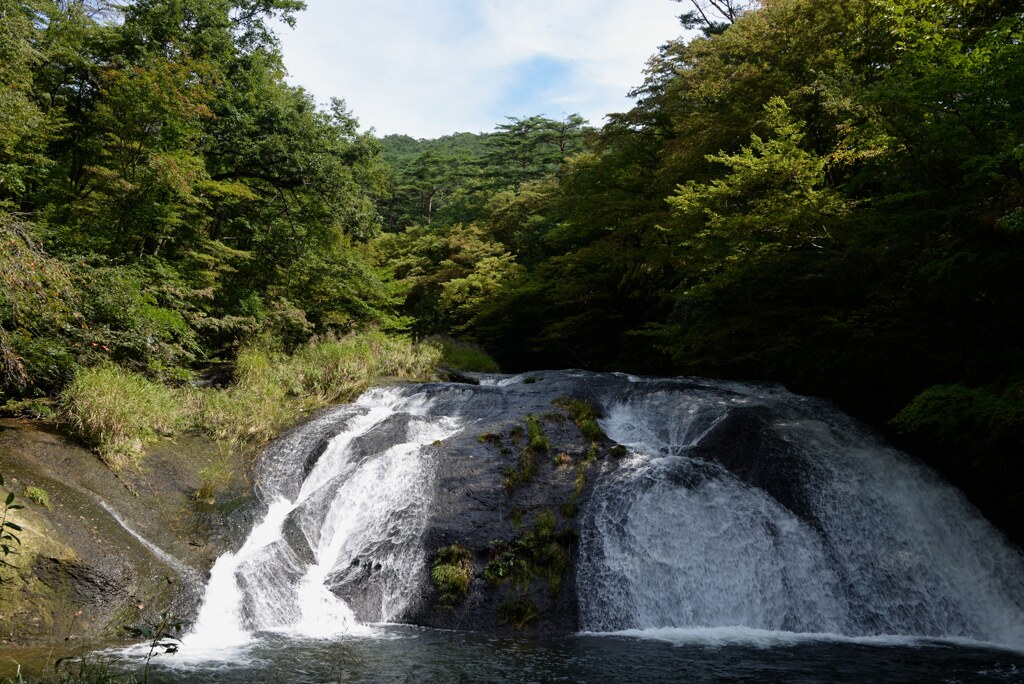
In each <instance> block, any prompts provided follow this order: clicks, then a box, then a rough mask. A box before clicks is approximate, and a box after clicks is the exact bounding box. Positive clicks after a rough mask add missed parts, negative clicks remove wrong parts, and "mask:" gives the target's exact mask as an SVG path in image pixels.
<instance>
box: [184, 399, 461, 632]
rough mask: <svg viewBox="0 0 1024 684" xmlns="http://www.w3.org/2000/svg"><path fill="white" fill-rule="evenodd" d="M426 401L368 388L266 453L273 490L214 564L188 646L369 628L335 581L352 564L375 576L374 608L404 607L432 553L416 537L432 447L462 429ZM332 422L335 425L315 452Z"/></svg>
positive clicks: (382, 615) (380, 613)
mask: <svg viewBox="0 0 1024 684" xmlns="http://www.w3.org/2000/svg"><path fill="white" fill-rule="evenodd" d="M428 408H429V402H427V401H426V400H425V399H424V397H422V396H415V395H414V396H406V394H405V392H404V391H402V390H400V389H396V388H390V389H377V390H371V391H370V392H368V393H366V394H364V395H363V396H362V397H361V398H360V399H359V400H358V401H356V402H355V403H354V404H352V405H350V406H347V407H344V408H342V409H338V410H335V411H332V412H329V413H328V414H325V415H324V416H321V417H320V418H319V419H317V420H315V421H313V422H312V423H310V424H308V425H307V426H305V427H304V428H302V429H300V430H298V431H296V432H295V433H292V434H291V435H289V436H287V437H285V438H284V439H282V440H280V441H279V442H278V444H277V445H276V446H275V447H274V448H272V449H271V450H270V451H269V452H268V453H267V454H265V457H264V460H263V463H262V468H261V473H260V474H261V481H260V483H259V488H260V491H261V492H262V493H263V495H264V496H265V497H272V501H271V503H270V505H269V507H268V509H267V512H266V513H265V515H264V517H263V520H262V521H261V522H260V523H259V524H257V525H256V526H255V528H254V529H253V531H252V532H251V533H250V535H249V537H248V538H247V539H246V541H245V543H244V544H243V545H242V547H241V548H240V549H239V550H238V551H237V552H235V553H228V554H225V555H223V556H221V557H220V558H219V559H218V560H217V561H216V563H215V564H214V566H213V568H212V570H211V573H210V580H209V582H208V584H207V589H206V595H205V598H204V600H203V603H202V605H201V607H200V610H199V614H198V617H197V619H196V622H195V626H194V628H193V629H192V630H191V632H190V633H189V634H188V635H186V637H185V639H184V647H185V648H186V649H187V648H193V649H194V648H200V649H210V648H213V649H217V648H228V647H233V646H239V645H242V644H244V643H246V642H247V641H249V640H250V638H251V636H252V634H253V633H255V632H261V631H281V632H285V633H289V634H294V635H299V636H312V637H318V636H330V635H335V634H346V633H347V634H360V633H366V632H367V629H366V628H365V627H364V626H363V625H362V624H360V623H359V622H358V621H357V620H356V618H355V615H354V612H353V610H352V609H351V608H350V606H349V605H348V603H347V602H346V601H345V600H344V599H342V598H340V597H339V596H338V595H337V594H336V593H335V591H332V589H335V588H336V585H337V584H338V580H339V578H343V577H344V576H345V575H351V574H352V572H353V570H354V569H357V570H358V571H359V572H363V573H365V574H367V575H368V577H365V578H363V579H364V580H365V581H364V582H362V586H363V588H364V589H365V592H364V593H365V594H372V595H373V599H374V605H373V606H371V607H370V609H369V611H366V612H367V614H368V615H370V616H371V617H372V619H374V620H375V621H389V620H394V619H397V618H398V617H400V616H401V614H402V610H403V608H404V606H405V605H406V603H407V602H408V601H409V599H410V596H411V595H412V594H413V590H414V589H415V584H416V581H417V578H418V577H419V576H420V574H422V572H423V567H424V566H425V563H426V560H425V559H424V558H423V554H422V549H421V545H420V543H419V541H420V537H421V535H422V533H423V531H424V527H425V524H426V522H425V521H426V507H427V504H428V503H429V495H428V493H429V490H430V487H431V482H430V480H431V477H432V472H433V470H432V468H431V467H429V465H430V464H429V463H428V461H429V456H428V455H427V453H426V451H425V449H424V447H426V446H428V445H430V444H432V443H434V442H435V441H437V440H441V439H444V438H446V437H447V436H449V435H451V434H453V433H455V432H457V431H458V430H459V424H458V422H457V421H456V420H454V419H451V418H447V417H442V418H440V419H429V418H427V417H426V414H427V411H428ZM325 429H332V430H335V431H337V434H336V435H335V436H334V437H333V438H332V439H330V441H329V443H328V444H327V446H326V448H325V449H324V450H323V453H322V454H320V455H319V457H318V458H316V449H317V443H318V442H319V441H321V439H322V435H323V431H324V430H325ZM313 459H315V463H314V464H313V465H312V467H311V468H310V467H309V466H310V464H309V461H311V460H313ZM361 598H362V600H363V603H364V606H365V604H366V599H367V596H365V595H364V596H362V597H361Z"/></svg>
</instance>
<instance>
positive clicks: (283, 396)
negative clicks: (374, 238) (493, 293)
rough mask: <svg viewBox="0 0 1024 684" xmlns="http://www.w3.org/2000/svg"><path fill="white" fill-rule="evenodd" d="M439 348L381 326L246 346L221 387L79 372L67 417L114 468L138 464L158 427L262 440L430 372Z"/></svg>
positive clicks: (113, 369)
mask: <svg viewBox="0 0 1024 684" xmlns="http://www.w3.org/2000/svg"><path fill="white" fill-rule="evenodd" d="M440 360H441V350H440V349H439V348H438V347H437V346H435V345H431V344H425V345H418V344H414V343H412V342H411V341H409V340H408V339H405V338H401V337H394V336H388V335H385V334H384V333H380V332H375V331H374V332H366V333H361V334H357V335H351V336H348V337H344V338H341V339H335V338H328V339H324V340H320V341H317V342H314V343H312V344H310V345H307V346H305V347H302V348H300V349H299V350H297V351H296V352H295V353H294V354H292V355H290V356H289V355H286V354H283V353H281V352H278V351H274V350H273V349H271V348H270V347H269V346H267V345H260V344H254V345H251V346H249V347H246V348H244V349H242V350H241V351H240V352H239V354H238V357H237V360H236V365H235V377H234V383H233V384H232V385H231V386H230V387H227V388H225V389H197V388H171V387H167V386H165V385H162V384H160V383H158V382H154V381H152V380H149V379H147V378H145V377H143V376H141V375H138V374H135V373H131V372H129V371H126V370H124V369H122V368H118V367H117V366H113V365H104V366H98V367H96V368H85V369H81V370H79V372H78V373H77V375H76V376H75V379H74V381H73V382H72V383H71V384H70V385H69V386H68V388H67V390H66V391H65V392H64V395H63V397H62V402H61V403H62V414H63V416H64V418H65V419H66V421H67V422H68V423H69V424H70V425H71V426H72V427H73V428H74V429H75V431H76V432H77V433H78V434H79V436H80V437H82V439H83V440H85V441H86V442H87V443H88V444H90V445H91V446H93V447H95V448H96V450H97V451H98V452H99V454H100V456H101V457H102V458H103V460H104V461H106V462H107V463H108V464H109V465H110V466H111V467H113V468H122V467H125V466H128V465H138V463H139V461H140V459H141V458H142V455H143V453H144V449H145V446H146V445H147V444H149V443H151V442H152V441H153V440H155V439H157V438H158V437H159V436H161V435H172V434H174V433H176V432H180V431H182V430H189V429H190V430H194V431H198V432H203V433H206V434H209V435H211V436H213V437H215V438H216V439H218V440H223V441H226V442H228V443H229V444H230V445H231V446H232V447H233V448H237V447H242V446H245V447H257V446H259V445H262V444H264V443H266V442H268V441H269V440H271V439H273V438H274V437H275V436H276V435H277V434H279V433H280V432H281V431H282V430H284V429H285V428H287V427H288V426H290V425H292V424H294V423H296V422H297V421H299V420H300V419H301V418H302V417H303V416H304V415H306V414H308V413H309V412H311V411H315V410H317V409H319V408H323V407H325V406H329V405H331V404H336V403H341V402H345V401H350V400H352V399H354V398H355V397H357V396H358V395H359V394H361V393H362V392H363V391H365V390H366V389H367V388H368V387H369V386H370V385H371V384H373V383H374V382H377V381H380V380H384V379H403V380H426V379H429V378H430V377H431V375H432V374H433V371H434V369H435V368H436V367H437V365H438V363H439V362H440Z"/></svg>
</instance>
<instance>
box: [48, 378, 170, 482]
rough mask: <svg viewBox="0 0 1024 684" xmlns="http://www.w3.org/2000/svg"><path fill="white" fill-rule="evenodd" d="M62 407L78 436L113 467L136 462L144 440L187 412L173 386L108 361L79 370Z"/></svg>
mask: <svg viewBox="0 0 1024 684" xmlns="http://www.w3.org/2000/svg"><path fill="white" fill-rule="evenodd" d="M61 407H62V413H63V415H64V418H65V419H66V420H67V422H68V423H69V424H70V425H71V427H72V428H73V429H74V430H75V432H76V433H77V434H78V436H79V437H81V438H82V439H83V440H84V441H85V442H86V443H87V444H89V445H91V446H93V447H95V448H96V450H97V451H98V452H99V454H100V456H101V457H102V458H103V460H104V461H105V462H106V463H107V464H108V465H109V466H110V467H112V468H114V469H115V470H116V469H119V468H123V467H125V466H127V465H138V462H139V460H140V459H141V457H142V450H143V447H144V446H145V445H146V444H149V443H151V442H153V441H154V440H155V439H156V438H157V437H158V436H160V435H171V434H174V432H175V430H177V429H178V428H179V427H181V426H182V424H183V422H184V421H185V419H186V417H187V414H186V410H185V406H184V403H183V401H182V398H181V396H180V395H179V393H177V392H176V391H175V390H174V389H171V388H169V387H165V386H163V385H161V384H159V383H156V382H153V381H151V380H147V379H146V378H144V377H142V376H141V375H137V374H135V373H131V372H129V371H126V370H123V369H121V368H118V367H117V366H114V365H111V364H104V365H101V366H97V367H96V368H81V369H79V370H78V372H77V373H76V374H75V378H74V380H72V382H71V384H70V385H68V387H67V388H66V389H65V391H64V393H63V395H62V396H61Z"/></svg>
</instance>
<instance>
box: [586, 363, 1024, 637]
mask: <svg viewBox="0 0 1024 684" xmlns="http://www.w3.org/2000/svg"><path fill="white" fill-rule="evenodd" d="M644 385H645V383H644V382H643V381H639V380H637V381H636V382H635V385H634V387H632V388H631V389H630V391H629V392H628V393H626V395H625V396H620V397H617V398H614V399H612V400H611V401H610V402H609V405H608V406H607V407H606V417H605V418H604V420H603V422H602V426H603V427H604V429H605V431H606V432H607V433H608V435H609V436H610V437H611V438H612V439H614V440H616V441H619V442H621V443H622V444H624V445H626V446H627V447H628V448H629V450H630V456H629V457H628V458H627V459H625V460H624V461H623V462H622V463H620V464H619V466H618V467H617V468H615V469H613V470H612V471H611V472H609V473H608V474H607V476H606V477H604V478H602V479H601V481H600V482H599V484H598V485H597V488H596V490H595V492H594V495H593V496H592V497H591V500H590V502H589V504H588V506H587V510H586V512H585V521H584V524H583V527H582V530H581V548H580V556H581V558H582V559H584V560H582V561H581V563H580V565H579V571H578V591H579V596H580V612H581V622H582V626H583V628H584V629H585V630H589V631H617V630H638V629H639V630H655V629H664V628H676V629H683V630H699V629H721V628H729V627H736V628H746V629H750V630H766V631H770V632H796V633H814V634H838V635H844V636H849V637H865V636H876V635H912V636H917V637H941V638H958V637H959V638H970V639H975V640H980V641H987V642H991V643H998V644H1003V645H1008V646H1012V647H1016V648H1020V647H1022V646H1024V559H1022V556H1021V554H1020V552H1019V551H1018V550H1016V549H1015V548H1013V547H1012V546H1011V545H1010V544H1009V543H1007V542H1006V540H1005V539H1004V538H1003V537H1002V536H1001V535H1000V534H999V533H998V532H997V531H996V530H995V529H993V528H992V527H991V525H989V523H987V522H986V521H985V520H984V519H983V518H981V516H980V515H979V514H978V513H977V511H976V510H975V509H974V508H973V507H972V506H971V505H970V504H969V503H968V502H967V501H966V500H965V498H964V497H963V496H962V495H961V494H960V493H959V492H958V491H956V490H955V489H953V488H952V487H950V486H949V485H947V484H945V483H944V482H942V481H941V480H940V479H939V478H938V477H937V476H936V475H935V474H934V473H933V472H932V471H930V470H929V469H927V468H925V467H924V466H922V465H920V464H919V463H917V462H916V461H914V460H912V459H911V458H909V457H908V456H906V455H905V454H902V453H900V452H898V451H896V450H894V449H892V448H891V447H888V446H887V445H886V444H884V443H883V442H881V440H880V439H878V438H877V437H875V436H874V435H872V434H871V433H870V432H869V431H867V430H866V429H864V428H863V427H862V426H860V425H859V424H857V423H856V422H855V421H853V420H851V419H849V418H847V417H846V416H843V415H842V414H840V413H839V412H838V411H836V410H835V409H833V408H832V407H831V406H830V405H828V404H827V403H826V402H821V401H816V400H811V399H806V398H801V397H796V396H793V395H790V394H788V393H786V392H784V391H782V390H779V389H777V388H774V389H773V388H764V387H755V386H742V385H735V384H730V385H726V384H719V385H717V386H715V385H711V384H709V386H708V387H706V388H699V389H695V388H692V387H683V386H681V387H680V388H678V389H665V388H664V384H663V383H662V384H661V385H660V386H659V387H660V389H658V390H656V391H653V392H651V391H644V390H643V389H642V388H643V387H644Z"/></svg>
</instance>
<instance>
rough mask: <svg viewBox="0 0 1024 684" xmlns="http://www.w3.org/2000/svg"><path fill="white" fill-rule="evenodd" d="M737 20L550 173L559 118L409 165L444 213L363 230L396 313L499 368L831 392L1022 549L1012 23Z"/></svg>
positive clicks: (934, 7) (932, 9)
mask: <svg viewBox="0 0 1024 684" xmlns="http://www.w3.org/2000/svg"><path fill="white" fill-rule="evenodd" d="M696 4H697V5H700V6H707V3H696ZM727 4H728V5H729V6H731V7H737V6H738V3H727ZM747 10H748V11H746V12H745V13H741V12H737V13H736V14H735V15H734V16H731V17H723V16H719V17H718V19H721V20H722V21H708V22H701V21H700V19H701V17H700V16H699V15H695V14H694V13H692V12H691V13H690V14H689V16H688V17H686V19H687V21H688V22H689V24H690V25H691V26H692V25H700V24H702V23H703V28H704V33H703V35H701V36H699V37H697V38H695V39H687V40H683V39H681V40H679V41H676V42H671V43H669V44H667V45H666V46H663V47H662V48H661V49H660V51H659V52H658V53H657V54H656V55H655V56H654V57H653V58H652V59H651V61H650V63H649V67H648V70H647V77H646V80H645V81H644V83H643V84H642V85H641V86H640V87H639V88H638V89H637V90H636V92H635V93H634V94H635V96H636V106H635V107H634V108H633V109H631V110H630V111H628V112H625V113H620V114H615V115H612V116H611V117H610V120H609V123H608V124H607V125H606V126H604V127H603V128H602V129H601V130H600V131H599V132H594V133H589V134H585V135H582V136H581V137H580V138H579V141H580V145H581V147H580V148H576V149H572V150H571V153H570V154H567V155H565V156H564V157H559V156H558V146H557V145H555V144H552V143H551V142H550V141H551V140H552V139H553V137H554V136H553V135H552V129H553V128H556V124H557V123H558V122H554V121H548V122H546V123H545V125H542V126H539V127H537V128H536V129H535V130H526V129H528V128H529V127H528V126H526V125H525V124H526V123H527V122H526V121H521V120H513V121H511V122H510V123H509V124H508V125H506V126H504V127H502V129H501V130H499V131H496V132H495V133H494V134H491V135H490V136H488V137H487V139H485V140H484V141H483V142H485V143H487V145H486V150H485V151H484V152H482V153H478V154H476V156H475V159H476V165H475V166H474V165H472V164H467V163H466V161H465V160H464V159H463V160H461V161H460V157H459V155H458V154H455V153H453V154H447V155H442V154H439V152H438V150H437V149H436V148H432V147H430V146H429V145H428V146H427V147H425V148H424V149H423V150H422V151H421V153H420V156H419V157H415V158H413V159H412V163H413V164H414V163H416V162H418V161H419V162H425V161H430V163H431V164H434V165H435V166H436V167H437V168H449V167H447V166H445V164H446V163H448V164H450V165H453V166H452V168H455V169H456V170H461V173H457V174H456V175H455V176H454V180H448V181H442V182H440V183H439V185H441V186H442V187H444V188H447V189H448V190H447V192H448V195H447V196H445V195H444V194H443V193H442V195H441V197H442V200H443V203H442V205H441V206H438V205H437V204H435V208H434V209H433V211H429V212H424V211H423V210H422V207H421V208H420V209H419V214H417V215H415V216H412V215H411V212H407V213H406V214H405V216H409V219H410V221H411V222H412V225H409V226H408V227H405V228H404V230H403V231H402V232H400V233H398V234H395V235H385V236H384V237H383V238H381V239H380V240H379V243H380V244H381V245H382V246H383V247H384V248H385V249H384V252H385V253H386V254H387V256H388V263H390V264H391V265H392V266H393V267H394V268H395V269H396V275H397V276H398V277H399V278H400V279H401V280H403V281H405V282H406V283H407V284H409V285H411V286H412V288H413V289H412V291H411V295H410V298H409V299H408V300H407V306H408V309H407V311H408V312H409V313H410V314H414V315H415V319H416V321H417V324H416V325H418V326H420V330H421V332H422V333H427V332H447V333H451V334H461V335H465V336H469V337H471V338H472V339H474V340H476V341H477V342H479V343H481V344H483V345H484V346H485V347H486V348H487V349H488V350H489V351H490V352H491V353H492V354H494V355H495V356H496V357H497V359H498V360H499V361H500V362H501V363H502V364H503V366H504V367H505V368H506V369H509V370H523V369H535V368H541V367H567V366H571V367H586V368H600V369H615V370H626V371H633V372H641V373H652V374H666V373H673V374H674V373H687V374H698V375H707V376H714V377H729V378H742V379H763V380H772V381H779V382H783V383H786V384H787V385H788V386H790V387H791V388H792V389H794V390H796V391H799V392H805V393H811V394H817V395H822V396H827V397H831V398H834V399H835V400H836V401H838V402H839V403H840V404H841V405H842V406H843V407H845V408H847V409H848V410H851V411H853V412H854V413H855V414H857V415H859V416H862V417H864V418H866V419H868V420H870V421H872V422H873V423H874V424H875V425H877V426H880V427H882V428H884V429H886V430H888V432H889V433H890V434H891V435H893V436H894V437H896V438H897V439H898V440H900V441H901V443H902V444H903V445H905V446H909V447H910V448H912V449H913V450H914V451H915V452H916V453H918V454H920V455H922V456H924V457H925V458H927V459H930V460H931V462H932V463H933V464H934V465H936V466H938V467H939V468H940V469H941V470H943V471H944V472H945V473H946V474H947V475H949V476H951V477H952V478H953V479H954V480H955V481H957V482H958V483H959V484H961V485H962V486H963V487H965V488H966V489H967V490H968V491H969V492H970V493H971V494H972V495H973V496H974V498H975V500H977V501H983V502H985V505H986V506H987V507H988V511H989V513H990V514H991V515H994V516H995V517H997V518H999V519H1000V520H1001V521H1002V522H1003V523H1005V524H1009V525H1011V526H1014V525H1016V526H1017V529H1018V531H1019V530H1020V523H1019V521H1020V520H1021V519H1024V515H1021V512H1024V508H1022V506H1024V483H1022V481H1021V473H1022V463H1021V458H1022V456H1024V441H1022V440H1024V269H1022V268H1021V265H1022V264H1024V208H1022V205H1024V49H1022V48H1021V40H1022V38H1024V15H1022V14H1021V13H1020V7H1019V5H1017V4H1016V3H1010V2H1001V1H999V0H971V1H968V2H960V1H957V2H953V1H951V0H940V1H938V2H933V1H930V0H929V1H924V0H851V1H850V2H841V3H826V2H818V1H817V0H765V1H764V2H762V3H759V4H758V6H757V7H747ZM542 123H543V122H542ZM520 129H521V130H520ZM514 130H518V132H519V135H517V136H514V135H512V133H513V131H514ZM495 137H497V138H499V139H501V140H497V141H496V140H494V138H495ZM392 142H399V141H390V140H388V139H385V145H386V146H388V145H390V144H391V143H392ZM449 142H450V141H449ZM516 142H518V144H519V148H521V149H522V150H523V151H525V152H529V151H530V150H531V149H536V148H539V149H541V150H546V151H547V152H548V153H550V154H551V156H550V157H547V158H544V157H543V155H538V156H537V162H536V163H533V162H532V160H531V158H530V156H529V154H526V153H524V154H519V155H516V154H511V155H510V157H509V159H508V161H513V160H518V161H517V162H516V163H514V164H513V165H512V166H509V167H508V168H513V169H515V170H516V175H514V176H513V175H506V177H505V179H504V180H505V182H504V183H503V184H499V185H495V184H494V182H493V181H494V174H493V173H490V172H489V171H488V169H490V168H493V166H494V161H495V155H496V154H498V153H503V152H504V151H508V150H512V151H514V150H516V149H519V148H517V147H516V145H515V144H510V143H516ZM531 142H532V143H533V145H532V147H531V144H530V143H531ZM431 144H432V145H436V144H437V142H436V141H433V142H431ZM397 147H399V146H396V149H397ZM408 156H409V154H408V151H407V152H406V157H408ZM542 158H544V161H543V162H542V161H541V159H542ZM435 159H437V160H436V161H435ZM405 168H406V169H408V170H407V171H406V173H405V175H404V176H403V177H404V178H406V180H407V182H408V183H412V181H413V179H415V178H418V176H417V174H418V173H420V171H414V170H413V169H414V166H413V165H412V164H411V165H409V166H407V167H405ZM467 169H468V170H470V171H473V172H474V173H476V174H477V175H476V176H473V175H472V174H468V175H467V174H466V173H465V171H466V170H467ZM421 170H422V169H421ZM434 178H435V179H443V178H444V176H443V174H438V175H436V176H434ZM435 196H437V195H436V194H435ZM412 197H413V195H412V194H411V193H410V195H409V198H410V200H411V199H412ZM393 225H394V224H393Z"/></svg>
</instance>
